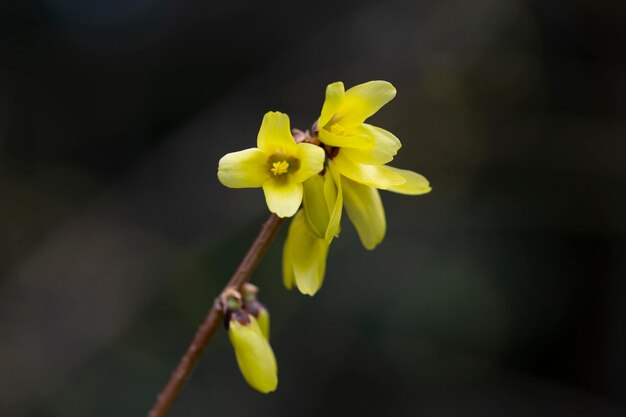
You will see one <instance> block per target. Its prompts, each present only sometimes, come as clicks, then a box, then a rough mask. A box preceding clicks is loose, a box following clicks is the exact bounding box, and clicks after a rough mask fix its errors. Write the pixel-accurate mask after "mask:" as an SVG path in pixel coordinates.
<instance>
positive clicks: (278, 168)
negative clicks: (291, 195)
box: [270, 161, 289, 176]
mask: <svg viewBox="0 0 626 417" xmlns="http://www.w3.org/2000/svg"><path fill="white" fill-rule="evenodd" d="M288 168H289V162H287V161H277V162H274V163H273V164H272V168H271V169H270V171H272V174H274V175H275V176H278V175H282V174H286V173H287V169H288Z"/></svg>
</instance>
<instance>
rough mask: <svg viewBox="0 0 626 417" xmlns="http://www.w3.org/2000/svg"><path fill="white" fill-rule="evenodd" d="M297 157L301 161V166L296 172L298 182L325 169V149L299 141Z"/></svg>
mask: <svg viewBox="0 0 626 417" xmlns="http://www.w3.org/2000/svg"><path fill="white" fill-rule="evenodd" d="M296 152H297V154H296V157H297V158H298V160H299V161H300V168H298V170H297V171H296V172H295V174H294V180H295V181H296V182H304V181H306V180H307V179H309V178H310V177H312V176H313V175H316V174H319V173H320V172H321V171H322V170H323V169H324V159H326V153H325V152H324V150H323V149H322V148H321V147H319V146H317V145H312V144H310V143H299V144H298V145H297V146H296Z"/></svg>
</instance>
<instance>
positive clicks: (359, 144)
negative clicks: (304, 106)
mask: <svg viewBox="0 0 626 417" xmlns="http://www.w3.org/2000/svg"><path fill="white" fill-rule="evenodd" d="M318 136H319V138H320V141H322V143H323V144H325V145H329V146H338V147H340V148H356V149H369V148H371V147H372V145H373V144H374V140H373V139H372V138H371V137H370V136H368V135H367V134H360V135H349V136H343V135H335V134H334V133H330V132H329V131H328V130H326V129H320V131H319V132H318Z"/></svg>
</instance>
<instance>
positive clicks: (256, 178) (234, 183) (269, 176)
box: [217, 112, 325, 217]
mask: <svg viewBox="0 0 626 417" xmlns="http://www.w3.org/2000/svg"><path fill="white" fill-rule="evenodd" d="M324 158H325V155H324V151H323V150H322V148H320V147H319V146H316V145H312V144H309V143H298V144H297V143H295V141H294V139H293V137H292V135H291V130H290V128H289V117H287V115H286V114H283V113H279V112H268V113H266V114H265V117H264V118H263V123H262V124H261V129H260V130H259V135H258V137H257V148H250V149H245V150H243V151H239V152H232V153H229V154H226V155H225V156H224V157H222V159H220V162H219V166H218V171H217V176H218V178H219V180H220V182H221V183H222V184H224V185H225V186H227V187H231V188H256V187H263V192H264V194H265V200H266V201H267V206H268V208H269V210H270V211H271V212H272V213H276V215H278V216H279V217H291V216H293V215H294V214H295V213H296V211H297V210H298V208H299V207H300V204H301V203H302V193H303V186H302V183H303V182H304V181H306V180H307V179H308V178H310V177H311V176H313V175H315V174H317V173H319V172H320V171H321V170H322V169H323V167H324Z"/></svg>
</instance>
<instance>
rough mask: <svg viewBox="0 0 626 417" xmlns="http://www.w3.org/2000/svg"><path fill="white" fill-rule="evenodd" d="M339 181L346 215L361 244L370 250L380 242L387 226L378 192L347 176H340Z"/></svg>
mask: <svg viewBox="0 0 626 417" xmlns="http://www.w3.org/2000/svg"><path fill="white" fill-rule="evenodd" d="M341 182H342V185H343V195H344V204H345V206H346V212H347V213H348V217H349V218H350V221H351V222H352V224H353V225H354V227H355V228H356V231H357V233H358V234H359V238H360V239H361V243H362V244H363V246H365V248H366V249H369V250H372V249H374V248H375V247H376V245H378V244H379V243H380V242H382V240H383V238H384V237H385V230H386V228H387V224H386V220H385V209H384V208H383V203H382V201H381V199H380V194H379V193H378V190H377V189H375V188H372V187H369V186H367V185H363V184H359V183H357V182H354V181H352V180H350V179H348V178H341Z"/></svg>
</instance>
